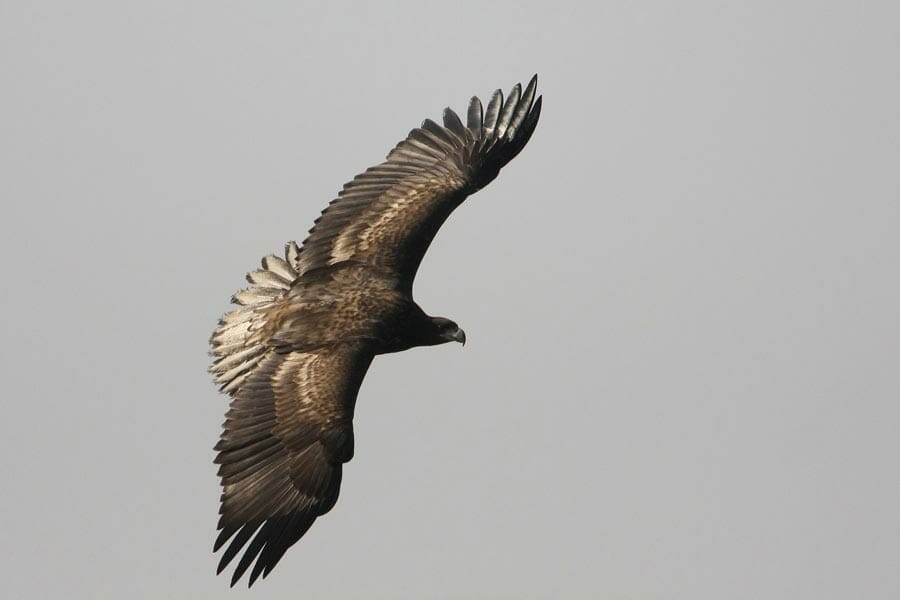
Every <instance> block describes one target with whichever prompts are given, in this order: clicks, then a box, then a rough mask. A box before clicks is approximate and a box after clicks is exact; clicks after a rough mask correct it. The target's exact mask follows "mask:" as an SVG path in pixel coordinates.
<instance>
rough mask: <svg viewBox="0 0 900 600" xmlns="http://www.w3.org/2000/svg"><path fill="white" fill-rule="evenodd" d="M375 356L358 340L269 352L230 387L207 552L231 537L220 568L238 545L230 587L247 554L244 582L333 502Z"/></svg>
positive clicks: (267, 569) (281, 552)
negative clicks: (213, 530) (215, 529)
mask: <svg viewBox="0 0 900 600" xmlns="http://www.w3.org/2000/svg"><path fill="white" fill-rule="evenodd" d="M372 357H373V354H372V353H371V352H369V351H367V349H366V348H365V347H362V346H360V345H358V344H338V345H334V346H330V347H325V348H318V349H316V350H313V351H310V352H290V353H287V354H279V353H277V352H274V351H269V352H268V353H267V354H266V355H265V356H264V357H263V358H262V359H261V360H260V361H259V363H258V364H257V365H256V367H255V368H254V369H253V371H252V373H251V374H250V376H249V377H248V378H247V379H246V381H245V382H244V383H243V384H242V385H241V386H240V387H239V388H238V390H237V391H236V392H235V393H234V400H233V401H232V403H231V408H230V410H229V411H228V414H227V420H226V421H225V425H224V431H223V432H222V436H221V439H220V440H219V443H218V445H217V446H216V450H218V451H219V454H218V456H217V458H216V461H215V462H216V463H218V464H219V465H220V467H219V476H220V477H221V479H222V487H223V492H222V505H221V508H220V511H219V512H220V514H221V518H220V521H219V529H220V530H221V532H220V534H219V537H218V539H217V540H216V543H215V547H214V550H218V549H219V548H221V547H222V546H223V545H224V544H225V543H226V542H228V540H229V539H231V543H230V545H229V546H228V548H227V549H226V550H225V552H224V554H223V555H222V557H221V561H220V562H219V569H218V571H219V572H221V571H222V570H223V569H224V568H225V567H226V566H227V565H228V563H229V562H231V560H232V559H233V558H234V557H235V556H236V555H237V554H238V553H239V552H241V550H242V549H243V550H244V553H243V556H242V557H241V559H240V561H239V562H238V565H237V568H236V569H235V570H234V575H233V576H232V580H231V585H234V584H235V583H236V582H237V580H238V579H240V577H241V576H242V575H243V574H244V572H245V571H246V570H247V569H248V568H249V567H250V566H251V565H252V564H253V562H254V560H255V561H256V564H255V565H254V566H253V570H252V572H251V574H250V581H249V583H250V585H252V584H253V582H254V581H255V580H256V578H257V577H258V576H259V575H262V576H263V577H265V576H266V575H267V574H268V573H269V572H270V571H271V570H272V568H273V567H274V566H275V565H276V563H278V561H279V559H281V557H282V556H283V555H284V553H285V551H286V550H287V549H288V548H289V547H290V546H292V545H293V544H294V543H295V542H297V540H299V539H300V538H301V537H302V536H303V534H304V533H306V531H307V529H309V527H310V526H311V525H312V523H313V521H315V520H316V518H317V517H319V516H320V515H323V514H325V513H326V512H328V511H329V510H331V508H332V507H333V506H334V503H335V501H336V500H337V497H338V492H339V490H340V485H341V468H342V465H343V463H345V462H347V461H349V460H350V459H351V458H352V456H353V424H352V419H353V407H354V404H355V402H356V394H357V392H358V390H359V386H360V384H361V383H362V379H363V376H364V375H365V372H366V370H367V369H368V367H369V364H370V363H371V361H372ZM251 538H252V541H251ZM248 542H249V546H247V543H248ZM245 546H246V549H244V547H245Z"/></svg>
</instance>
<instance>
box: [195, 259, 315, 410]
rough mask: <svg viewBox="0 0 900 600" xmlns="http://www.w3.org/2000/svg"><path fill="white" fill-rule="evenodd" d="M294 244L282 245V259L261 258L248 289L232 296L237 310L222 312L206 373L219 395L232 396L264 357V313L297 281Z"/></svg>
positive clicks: (212, 342)
mask: <svg viewBox="0 0 900 600" xmlns="http://www.w3.org/2000/svg"><path fill="white" fill-rule="evenodd" d="M299 253H300V249H299V248H298V246H297V243H296V242H290V243H289V244H287V245H286V246H285V250H284V258H280V257H278V256H275V255H270V256H266V257H265V258H263V259H262V268H261V269H258V270H256V271H253V272H251V273H248V274H247V281H249V282H250V283H251V285H250V287H248V288H246V289H243V290H241V291H239V292H238V293H236V294H235V295H234V296H232V298H231V301H232V302H233V303H235V304H238V305H240V308H238V309H236V310H233V311H231V312H229V313H226V314H225V316H223V317H222V319H221V320H220V321H219V326H218V327H217V328H216V330H215V332H213V335H212V338H210V344H211V346H212V349H211V351H210V354H211V355H212V356H214V357H215V358H216V360H215V361H214V362H213V364H212V366H211V367H210V369H209V370H210V372H211V373H212V374H213V375H215V376H216V379H215V381H216V383H217V384H219V385H220V386H221V390H222V391H223V392H227V393H232V392H234V390H236V389H237V388H238V387H240V385H241V384H242V383H243V382H244V380H245V379H247V377H248V376H249V374H250V372H251V371H252V370H253V368H254V367H255V366H256V365H257V364H258V363H259V361H260V360H261V359H262V357H263V356H264V355H265V346H264V345H263V343H262V338H261V335H262V329H263V328H264V326H265V324H266V320H265V316H264V315H265V310H264V309H267V308H269V307H270V306H271V305H272V304H274V303H276V302H278V301H279V299H280V298H281V297H282V296H284V294H285V292H287V291H288V290H289V289H291V284H293V282H294V280H295V279H296V278H297V267H296V265H297V256H298V255H299Z"/></svg>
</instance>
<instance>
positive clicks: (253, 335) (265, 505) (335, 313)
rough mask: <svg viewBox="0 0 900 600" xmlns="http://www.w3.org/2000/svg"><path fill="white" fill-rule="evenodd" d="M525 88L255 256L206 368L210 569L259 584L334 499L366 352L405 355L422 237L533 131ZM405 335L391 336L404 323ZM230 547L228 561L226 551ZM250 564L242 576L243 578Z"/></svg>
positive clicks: (499, 98) (453, 127)
mask: <svg viewBox="0 0 900 600" xmlns="http://www.w3.org/2000/svg"><path fill="white" fill-rule="evenodd" d="M536 85H537V78H536V77H535V78H532V80H531V81H530V82H529V84H528V85H527V86H526V88H525V90H524V91H522V87H521V86H520V85H516V86H515V87H514V88H513V89H512V91H511V92H510V94H509V97H508V99H507V100H506V102H504V101H503V94H502V92H500V90H497V91H496V92H495V93H494V94H493V96H492V97H491V100H490V102H489V103H488V105H487V108H486V109H485V108H483V106H482V104H481V101H480V100H479V99H478V98H472V99H471V101H470V102H469V105H468V107H467V111H466V119H465V124H463V121H462V120H461V119H460V117H459V116H458V115H457V114H456V113H455V112H454V111H452V110H450V109H449V108H448V109H446V110H445V111H444V113H443V125H438V124H437V123H435V122H434V121H431V120H428V119H426V120H425V121H424V122H423V123H422V125H421V126H420V127H418V128H416V129H413V130H412V131H410V133H409V135H408V136H407V137H406V139H404V140H402V141H401V142H400V143H398V144H397V145H396V146H395V147H394V149H393V150H392V151H391V152H390V153H389V154H388V156H387V159H386V160H385V161H384V162H383V163H381V164H379V165H377V166H375V167H372V168H370V169H368V170H367V171H365V172H364V173H362V174H360V175H358V176H357V177H355V178H354V179H353V180H352V181H350V182H349V183H347V184H346V185H345V186H344V189H343V190H342V191H341V192H340V193H339V194H338V197H337V198H336V199H335V200H333V201H332V202H331V203H330V204H329V206H328V207H327V208H326V209H325V210H324V211H323V213H322V215H321V216H320V217H319V218H318V219H316V224H315V226H314V227H313V228H312V229H311V230H310V233H309V236H308V237H307V238H306V240H305V241H304V242H303V244H302V247H300V246H298V245H297V244H296V243H294V242H291V243H289V244H288V245H287V246H286V247H285V251H284V255H283V257H279V256H275V255H271V256H267V257H265V258H263V260H262V265H261V268H260V269H258V270H256V271H253V272H252V273H250V274H248V275H247V281H248V282H249V283H250V286H249V287H248V288H246V289H244V290H241V291H240V292H238V293H236V294H235V295H234V297H233V302H234V303H235V304H237V305H238V308H236V309H235V310H233V311H232V312H230V313H227V314H226V315H225V316H223V317H222V319H221V320H220V322H219V326H218V328H217V329H216V331H215V332H214V333H213V336H212V339H211V345H212V352H211V353H212V355H213V356H214V357H215V361H214V363H213V366H212V367H211V371H212V373H213V374H214V375H215V380H216V383H218V384H219V386H220V389H221V390H222V391H223V392H225V393H227V394H229V395H230V396H231V397H232V401H231V404H230V409H229V411H228V413H227V415H226V420H225V423H224V425H223V431H222V434H221V438H220V440H219V443H218V444H217V445H216V451H217V452H218V454H217V456H216V459H215V462H216V463H217V464H218V465H219V476H220V478H221V483H222V487H223V491H222V496H221V507H220V511H219V512H220V515H221V517H220V520H219V525H218V528H219V530H220V533H219V535H218V537H217V539H216V541H215V545H214V548H213V549H214V551H218V550H220V549H222V548H225V549H224V552H223V553H222V556H221V559H220V562H219V567H218V571H219V572H221V571H222V570H223V569H224V568H225V567H227V566H228V565H229V564H230V563H231V562H232V561H233V560H234V559H235V558H236V557H238V556H239V555H240V559H239V560H238V563H237V566H236V568H235V570H234V573H233V576H232V580H231V583H232V585H234V583H235V582H237V581H238V580H239V579H240V578H241V576H242V575H243V574H244V573H246V572H247V571H248V570H249V571H250V576H249V583H250V584H251V585H252V584H253V582H254V581H256V579H257V578H258V577H260V576H262V577H266V575H268V574H269V573H270V572H271V570H272V569H273V568H274V566H275V565H276V564H277V563H278V561H279V560H280V559H281V557H282V556H283V555H284V553H285V552H286V551H287V549H288V548H289V547H290V546H292V545H293V544H294V543H296V542H297V541H298V540H299V539H300V538H301V537H302V536H303V534H304V533H306V531H307V530H308V529H309V528H310V526H311V525H312V524H313V522H314V521H315V520H316V519H317V518H318V517H319V516H321V515H323V514H325V513H326V512H328V511H329V510H330V509H331V508H332V507H333V506H334V503H335V502H336V501H337V497H338V493H339V491H340V484H341V477H342V469H343V464H344V463H345V462H347V461H349V460H350V459H351V458H352V456H353V451H354V449H353V425H352V418H353V409H354V406H355V402H356V396H357V392H358V390H359V387H360V384H361V383H362V379H363V377H364V375H365V373H366V370H367V369H368V367H369V365H370V363H371V361H372V359H373V357H374V356H375V355H376V354H379V353H384V352H391V351H396V350H398V349H403V348H408V347H411V346H413V345H420V344H421V342H416V340H415V339H414V338H410V339H404V335H407V334H405V333H404V331H406V329H409V328H410V327H411V325H410V323H413V324H414V323H415V322H416V320H417V319H425V318H427V317H426V316H425V315H424V313H423V312H422V311H421V309H419V308H418V306H417V305H415V303H414V302H413V300H412V297H411V290H412V282H413V278H414V277H415V272H416V269H417V268H418V265H419V263H420V261H421V259H422V257H423V255H424V253H425V251H426V250H427V248H428V246H429V244H430V243H431V240H432V239H433V237H434V235H435V234H436V233H437V230H438V229H439V227H440V226H441V224H442V223H443V222H444V220H445V219H446V218H447V216H449V214H450V213H451V212H452V211H453V210H454V209H455V208H456V207H457V206H458V205H459V204H460V203H461V202H462V201H463V200H464V199H465V198H466V197H467V196H468V195H469V194H471V193H473V192H475V191H477V190H478V189H480V188H481V187H484V186H485V185H487V183H489V182H490V181H491V180H492V179H493V178H494V177H496V175H497V173H498V172H499V170H500V169H501V168H502V167H503V166H504V165H505V164H506V163H508V162H509V161H510V160H512V158H513V157H515V156H516V154H518V153H519V152H520V151H521V150H522V148H523V147H524V146H525V144H526V143H527V142H528V139H529V138H530V137H531V134H532V133H533V132H534V129H535V126H536V125H537V121H538V117H539V116H540V111H541V98H540V97H538V98H537V99H535V90H536ZM404 328H406V329H404ZM242 552H243V554H241V553H242ZM251 567H252V569H251Z"/></svg>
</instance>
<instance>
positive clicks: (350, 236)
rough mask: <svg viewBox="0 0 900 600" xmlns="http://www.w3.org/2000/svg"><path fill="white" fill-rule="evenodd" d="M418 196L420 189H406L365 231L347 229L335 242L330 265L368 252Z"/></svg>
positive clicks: (382, 209)
mask: <svg viewBox="0 0 900 600" xmlns="http://www.w3.org/2000/svg"><path fill="white" fill-rule="evenodd" d="M418 196H419V190H418V189H412V188H410V189H406V190H404V191H403V193H402V195H400V196H398V197H397V198H396V199H395V200H394V201H393V202H391V203H390V204H389V205H388V206H387V207H386V208H379V210H380V214H379V215H378V218H377V219H375V220H373V221H372V222H371V223H369V224H368V226H366V227H365V229H362V230H357V229H356V228H354V227H349V228H347V230H346V231H344V232H342V233H341V235H340V236H338V238H337V239H336V240H335V241H334V245H333V246H332V249H331V259H330V260H329V261H328V264H329V265H334V264H337V263H339V262H343V261H345V260H349V259H351V258H353V255H354V254H355V253H356V252H359V251H360V250H368V249H369V247H370V246H371V244H372V241H373V238H374V237H375V236H376V234H377V233H378V231H380V230H381V229H382V228H384V227H386V226H387V224H388V223H390V222H391V221H393V220H394V219H396V218H397V217H398V216H400V214H401V213H403V211H404V209H405V208H406V207H407V206H408V205H410V204H412V203H413V202H416V200H417V198H418ZM376 206H377V203H376Z"/></svg>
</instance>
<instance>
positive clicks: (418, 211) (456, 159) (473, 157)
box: [293, 75, 541, 289]
mask: <svg viewBox="0 0 900 600" xmlns="http://www.w3.org/2000/svg"><path fill="white" fill-rule="evenodd" d="M536 88H537V76H536V75H535V76H534V77H533V78H532V79H531V81H530V82H529V83H528V86H527V87H526V88H525V91H524V92H523V91H522V86H521V85H520V84H516V86H515V87H513V89H512V91H511V92H510V94H509V97H508V98H507V99H506V101H505V102H504V100H503V93H502V92H501V91H500V90H497V91H496V92H494V95H493V97H492V98H491V100H490V102H489V103H488V106H487V109H486V110H484V109H483V108H482V104H481V101H480V100H479V99H478V98H472V100H471V102H470V103H469V108H468V113H467V118H466V124H465V125H463V123H462V121H461V120H460V118H459V117H458V116H457V115H456V113H454V112H453V111H452V110H450V109H449V108H448V109H445V111H444V125H443V127H442V126H440V125H438V124H437V123H434V122H433V121H431V120H426V121H425V122H424V123H423V124H422V126H421V127H420V128H417V129H413V130H412V131H411V132H410V133H409V135H408V136H407V138H406V139H405V140H403V141H401V142H400V143H399V144H397V146H396V147H395V148H394V149H393V150H392V151H391V152H390V154H388V156H387V160H386V161H385V162H383V163H382V164H380V165H378V166H376V167H372V168H370V169H368V170H367V171H366V172H365V173H362V174H360V175H358V176H356V177H355V178H354V179H353V180H352V181H351V182H350V183H348V184H347V185H345V186H344V189H343V190H342V191H341V192H340V194H339V195H338V197H337V199H335V200H334V201H332V202H331V204H330V205H329V206H328V207H327V208H326V209H325V210H324V211H323V212H322V215H321V216H320V217H319V218H318V219H317V220H316V225H315V226H314V227H313V228H312V229H311V230H310V233H309V237H307V238H306V241H304V242H303V246H302V248H301V251H300V254H299V256H298V257H297V262H296V263H294V265H293V266H294V267H295V268H296V269H297V271H298V272H299V273H300V274H301V275H302V274H303V273H306V272H308V271H311V270H313V269H317V268H321V267H326V266H329V265H334V264H338V263H341V262H344V261H358V262H363V263H367V264H370V265H371V266H373V267H376V268H379V269H382V270H385V271H387V272H389V273H391V274H392V275H394V276H396V277H398V278H399V280H400V281H402V282H403V283H404V284H405V285H406V287H407V288H410V289H411V287H412V281H413V278H414V277H415V273H416V269H417V268H418V266H419V263H420V262H421V261H422V257H423V256H424V254H425V251H426V250H427V249H428V246H429V244H430V243H431V240H432V239H433V238H434V236H435V234H436V233H437V231H438V229H439V228H440V226H441V225H442V224H443V223H444V221H445V220H446V218H447V217H448V216H449V215H450V213H451V212H452V211H453V209H455V208H456V207H457V206H459V204H460V203H461V202H462V201H463V200H464V199H465V198H466V197H467V196H468V195H469V194H471V193H473V192H475V191H477V190H479V189H480V188H482V187H484V186H485V185H487V184H488V183H489V182H490V181H491V180H493V179H494V177H496V176H497V173H498V172H499V171H500V169H501V168H502V167H503V166H504V165H506V163H508V162H509V161H510V160H512V159H513V157H515V156H516V155H517V154H518V153H519V152H520V151H521V150H522V148H523V147H524V146H525V144H526V143H527V142H528V139H529V138H530V137H531V134H532V133H533V132H534V128H535V126H536V125H537V122H538V117H539V116H540V112H541V98H540V97H538V98H537V99H535V91H536Z"/></svg>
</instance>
